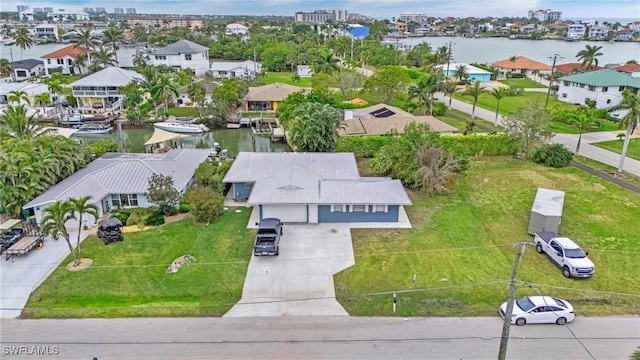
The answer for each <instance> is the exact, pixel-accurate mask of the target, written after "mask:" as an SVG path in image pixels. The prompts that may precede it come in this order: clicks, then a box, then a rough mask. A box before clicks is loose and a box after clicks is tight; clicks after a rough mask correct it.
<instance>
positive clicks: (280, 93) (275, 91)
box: [242, 83, 304, 111]
mask: <svg viewBox="0 0 640 360" xmlns="http://www.w3.org/2000/svg"><path fill="white" fill-rule="evenodd" d="M300 91H304V89H303V88H301V87H298V86H293V85H288V84H281V83H274V84H269V85H263V86H259V87H254V88H249V92H248V93H247V95H245V96H244V98H242V102H243V103H244V110H245V111H276V110H278V105H280V103H281V102H282V101H283V100H284V99H286V98H287V96H289V95H291V94H295V93H297V92H300Z"/></svg>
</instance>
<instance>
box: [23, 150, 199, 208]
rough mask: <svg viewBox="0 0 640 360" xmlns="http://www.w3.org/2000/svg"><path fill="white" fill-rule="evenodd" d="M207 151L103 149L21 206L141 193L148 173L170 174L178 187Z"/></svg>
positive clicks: (96, 200)
mask: <svg viewBox="0 0 640 360" xmlns="http://www.w3.org/2000/svg"><path fill="white" fill-rule="evenodd" d="M209 153H210V150H207V149H174V150H171V151H169V152H167V153H165V154H132V153H107V154H104V155H103V156H101V157H99V158H98V159H96V160H94V161H92V162H91V163H89V165H88V166H87V167H86V168H84V169H82V170H79V171H77V172H75V173H74V174H73V175H71V176H69V177H68V178H66V179H64V180H63V181H61V182H60V183H58V184H56V185H55V186H53V187H51V188H50V189H49V190H47V191H46V192H45V193H44V194H42V195H40V196H38V197H37V198H35V199H33V200H31V201H30V202H29V203H28V204H26V205H25V206H24V208H25V209H27V208H31V207H34V206H39V205H43V204H49V203H52V202H55V201H57V200H61V201H63V200H66V199H68V198H70V197H76V198H77V197H81V196H88V195H90V196H91V197H92V199H91V202H94V203H95V202H98V201H100V199H102V198H103V197H105V196H106V195H108V194H144V193H146V192H147V188H148V185H149V177H150V176H151V175H152V174H162V175H165V176H171V177H172V178H173V185H174V187H175V188H176V189H177V190H178V191H182V190H184V188H185V187H186V186H187V184H188V183H189V181H190V180H191V178H192V176H193V173H194V171H195V169H196V168H197V167H198V165H199V164H200V163H201V162H203V161H205V160H206V159H207V157H208V156H209Z"/></svg>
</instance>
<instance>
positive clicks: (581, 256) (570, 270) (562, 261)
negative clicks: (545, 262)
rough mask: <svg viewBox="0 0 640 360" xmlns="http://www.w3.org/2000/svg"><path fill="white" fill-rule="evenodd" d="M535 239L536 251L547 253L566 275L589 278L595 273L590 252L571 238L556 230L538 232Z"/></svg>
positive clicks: (568, 276)
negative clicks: (555, 231) (561, 234)
mask: <svg viewBox="0 0 640 360" xmlns="http://www.w3.org/2000/svg"><path fill="white" fill-rule="evenodd" d="M533 239H534V240H533V241H534V242H535V243H536V251H538V253H540V254H543V253H545V254H547V256H549V258H550V259H551V260H552V261H553V262H554V263H555V264H556V265H558V266H559V267H560V268H561V269H562V275H564V277H567V278H570V277H576V278H589V277H591V276H593V274H594V273H595V271H596V267H595V265H594V264H593V262H591V260H589V258H588V257H587V255H589V253H585V252H584V251H582V249H581V248H580V246H578V245H577V244H576V243H574V242H573V241H572V240H571V239H569V238H566V237H561V236H559V235H558V234H556V233H554V232H537V233H536V234H535V236H534V238H533Z"/></svg>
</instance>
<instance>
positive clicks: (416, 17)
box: [398, 12, 428, 24]
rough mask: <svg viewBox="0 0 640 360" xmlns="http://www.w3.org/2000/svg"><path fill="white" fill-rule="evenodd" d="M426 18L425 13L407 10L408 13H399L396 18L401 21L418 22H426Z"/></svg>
mask: <svg viewBox="0 0 640 360" xmlns="http://www.w3.org/2000/svg"><path fill="white" fill-rule="evenodd" d="M427 18H428V16H427V14H424V13H413V12H408V13H401V14H400V17H399V18H398V21H402V22H405V23H410V22H412V21H413V22H415V23H418V24H426V23H427Z"/></svg>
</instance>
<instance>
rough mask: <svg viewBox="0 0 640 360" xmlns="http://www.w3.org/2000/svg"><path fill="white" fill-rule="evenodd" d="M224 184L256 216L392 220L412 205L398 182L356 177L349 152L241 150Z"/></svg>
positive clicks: (290, 219)
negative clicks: (260, 151)
mask: <svg viewBox="0 0 640 360" xmlns="http://www.w3.org/2000/svg"><path fill="white" fill-rule="evenodd" d="M223 182H225V183H228V184H231V189H232V194H233V198H234V199H235V200H246V201H247V205H251V206H254V207H255V211H257V212H258V215H259V219H260V220H262V219H264V218H270V217H275V218H279V219H280V220H282V221H283V222H285V223H312V224H317V223H337V222H340V223H356V222H359V223H366V222H386V223H393V222H398V221H399V218H400V214H401V213H404V209H403V206H404V205H411V200H410V199H409V197H408V196H407V193H406V191H405V189H404V187H403V186H402V183H401V182H400V181H399V180H393V179H391V178H380V177H375V178H374V177H360V174H359V172H358V166H357V164H356V158H355V156H354V155H353V154H352V153H292V152H288V153H287V152H285V153H250V152H241V153H240V154H238V156H237V157H236V159H235V161H234V162H233V165H232V166H231V168H230V169H229V172H228V173H227V175H226V176H225V177H224V179H223Z"/></svg>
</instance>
